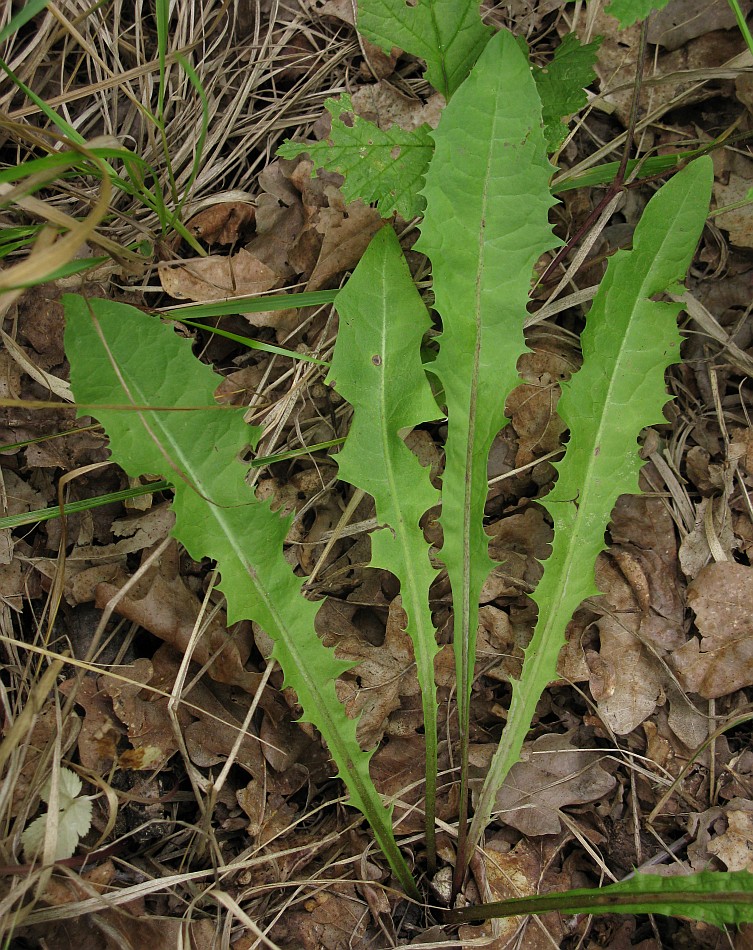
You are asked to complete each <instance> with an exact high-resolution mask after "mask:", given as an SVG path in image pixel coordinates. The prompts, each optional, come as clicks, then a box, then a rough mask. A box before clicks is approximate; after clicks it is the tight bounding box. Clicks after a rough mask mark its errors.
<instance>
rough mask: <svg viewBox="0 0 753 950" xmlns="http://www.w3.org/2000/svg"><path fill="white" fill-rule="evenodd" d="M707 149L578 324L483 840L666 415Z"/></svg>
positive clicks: (702, 208)
mask: <svg viewBox="0 0 753 950" xmlns="http://www.w3.org/2000/svg"><path fill="white" fill-rule="evenodd" d="M712 179H713V172H712V165H711V159H710V158H709V157H703V158H699V159H697V160H696V161H695V162H693V163H692V164H691V165H689V166H688V167H687V168H686V169H684V170H683V171H681V172H679V173H678V174H677V175H676V176H675V177H674V178H673V179H672V180H671V181H670V182H668V183H667V184H666V185H665V186H664V187H663V188H662V189H661V190H660V191H658V192H657V193H656V194H655V195H654V197H653V198H652V199H651V201H650V202H649V203H648V205H647V206H646V210H645V212H644V214H643V217H642V218H641V221H640V223H639V224H638V227H637V228H636V231H635V235H634V239H633V250H632V251H618V252H617V253H616V254H615V255H614V257H613V258H612V259H611V260H610V262H609V266H608V268H607V272H606V275H605V277H604V280H603V281H602V283H601V286H600V288H599V292H598V294H597V295H596V297H595V298H594V302H593V305H592V307H591V311H590V313H589V315H588V320H587V323H586V329H585V330H584V332H583V336H582V341H581V343H582V349H583V369H581V370H580V372H578V373H576V374H575V376H573V378H572V379H571V380H570V382H569V383H567V384H565V385H563V387H562V397H561V399H560V402H559V406H558V412H559V414H560V416H561V418H562V419H563V421H564V422H565V423H566V425H567V426H568V428H569V429H570V442H569V443H568V446H567V451H566V453H565V457H564V459H563V460H562V461H561V462H559V463H555V467H556V468H557V469H558V473H559V477H558V480H557V483H556V485H555V487H554V489H553V490H552V491H551V493H550V494H549V495H547V497H546V498H545V499H543V502H542V504H543V505H544V506H545V507H546V509H547V511H548V512H549V514H550V515H551V517H552V520H553V522H554V542H553V544H552V554H551V556H550V557H549V558H548V559H547V560H546V561H545V562H544V574H543V576H542V579H541V581H540V582H539V584H538V587H537V588H536V591H535V593H534V595H533V597H534V600H535V601H536V603H537V604H538V607H539V617H538V622H537V624H536V629H535V630H534V634H533V638H532V639H531V642H530V644H529V645H528V648H527V649H526V651H525V661H524V663H523V670H522V673H521V677H520V680H513V681H512V687H513V691H512V702H511V705H510V711H509V713H508V719H507V725H506V726H505V730H504V732H503V734H502V740H501V742H500V745H499V747H498V749H497V752H496V753H495V755H494V758H493V760H492V763H491V766H490V769H489V773H488V775H487V777H486V780H485V782H484V786H483V789H482V792H481V795H480V797H479V803H478V807H477V810H476V814H475V816H474V819H473V825H472V828H471V832H470V841H471V844H475V843H477V842H478V841H479V839H480V837H481V834H482V833H483V830H484V828H485V827H486V824H487V823H488V821H489V818H490V816H491V814H492V812H493V810H494V800H495V797H496V794H497V791H498V790H499V788H500V787H501V785H502V783H503V782H504V780H505V778H506V777H507V774H508V772H509V770H510V769H511V768H512V766H513V765H514V764H515V762H517V760H518V757H519V755H520V750H521V749H522V746H523V742H524V740H525V737H526V734H527V732H528V729H529V727H530V723H531V720H532V718H533V715H534V713H535V711H536V705H537V703H538V700H539V698H540V696H541V694H542V692H543V691H544V689H546V687H547V686H548V685H549V683H551V682H552V681H553V680H554V679H556V676H557V659H558V656H559V652H560V649H561V647H562V646H563V644H564V642H565V628H566V627H567V624H568V623H569V622H570V620H571V618H572V615H573V613H574V611H575V609H576V608H577V607H578V605H579V604H580V603H581V602H582V601H583V600H585V599H586V598H587V597H591V596H593V595H595V594H598V590H597V588H596V586H595V583H594V564H595V561H596V557H597V555H598V554H599V553H600V552H601V551H602V550H604V547H605V543H604V532H605V530H606V527H607V524H608V522H609V517H610V514H611V511H612V508H613V507H614V505H615V502H616V501H617V498H618V497H619V496H620V495H623V494H628V493H629V494H636V493H638V491H639V488H638V473H639V470H640V468H641V465H642V462H641V460H640V457H639V455H638V441H637V440H638V436H639V434H640V432H641V430H642V429H643V428H645V427H646V426H649V425H654V424H656V423H662V422H664V421H665V420H664V416H663V414H662V409H663V407H664V405H665V403H666V402H667V398H668V397H667V393H666V387H665V384H664V372H665V370H666V368H667V366H669V365H671V364H672V363H676V362H678V361H679V359H680V334H679V331H678V329H677V314H678V312H679V310H680V304H674V303H665V302H659V301H658V300H656V299H655V298H656V297H657V296H658V295H660V294H666V293H673V292H676V289H677V284H678V282H679V281H681V280H683V279H684V277H685V273H686V271H687V268H688V267H689V266H690V262H691V260H692V258H693V253H694V251H695V247H696V244H697V243H698V238H699V237H700V234H701V230H702V229H703V225H704V222H705V220H706V214H707V212H708V205H709V200H710V194H711V184H712Z"/></svg>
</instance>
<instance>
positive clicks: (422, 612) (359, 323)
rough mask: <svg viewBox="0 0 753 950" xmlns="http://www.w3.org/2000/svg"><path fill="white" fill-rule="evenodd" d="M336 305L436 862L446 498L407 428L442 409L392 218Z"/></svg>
mask: <svg viewBox="0 0 753 950" xmlns="http://www.w3.org/2000/svg"><path fill="white" fill-rule="evenodd" d="M337 312H338V313H339V315H340V329H339V331H338V335H337V344H336V346H335V352H334V355H333V357H332V364H331V367H330V374H329V377H328V382H332V383H334V385H335V388H336V389H337V391H338V392H339V393H340V394H341V395H342V396H344V397H345V399H347V400H348V402H349V403H350V404H351V405H352V406H353V410H354V415H353V423H352V425H351V428H350V432H349V434H348V437H347V440H346V443H345V448H344V449H343V450H342V451H341V452H340V454H339V455H337V456H336V458H337V464H338V466H339V469H340V475H341V477H342V478H343V479H344V480H345V481H347V482H349V483H350V484H351V485H354V486H356V487H357V488H360V489H362V490H363V491H366V492H368V493H369V494H370V495H371V496H372V497H373V498H374V500H375V502H376V515H377V521H378V522H379V524H380V525H382V527H381V528H380V529H379V530H377V531H375V532H374V533H373V534H372V535H371V566H372V567H381V568H384V569H385V570H388V571H391V572H392V573H393V574H394V575H395V576H396V577H397V579H398V580H399V581H400V593H401V596H402V603H403V608H404V610H405V612H406V614H407V616H408V623H407V627H406V631H407V633H408V634H409V636H410V637H411V640H412V641H413V649H414V653H415V657H416V666H417V672H418V681H419V684H420V686H421V697H422V704H423V712H424V728H425V736H426V837H427V855H428V863H429V866H430V868H432V867H433V866H434V864H435V854H436V847H435V838H434V819H435V811H436V808H435V803H436V787H437V785H436V783H437V693H436V687H435V684H434V658H435V656H436V655H437V653H438V652H439V648H438V646H437V641H436V637H435V634H434V624H433V623H432V618H431V610H430V609H429V588H430V587H431V585H432V583H433V582H434V580H435V578H436V576H437V571H436V570H435V569H434V568H433V567H432V566H431V563H430V561H429V545H428V544H427V542H426V541H425V539H424V535H423V531H422V530H421V527H420V525H419V522H420V520H421V518H422V517H423V515H424V514H425V513H426V512H427V511H428V510H429V508H432V507H433V506H435V505H437V504H438V503H439V492H438V491H437V490H436V489H434V488H433V487H432V485H431V482H430V481H429V471H428V469H426V468H424V467H423V466H422V465H421V463H420V462H419V461H418V459H417V458H416V456H415V455H414V454H413V453H412V452H411V451H410V449H409V448H408V447H407V446H406V444H405V442H404V441H403V438H402V437H403V436H405V435H406V434H407V433H408V432H409V431H410V430H411V429H413V428H415V427H416V426H417V425H420V424H421V423H423V422H429V421H431V420H433V419H435V418H436V417H437V415H438V409H437V404H436V402H435V401H434V397H433V396H432V392H431V386H430V385H429V382H428V380H427V378H426V374H425V372H424V369H423V365H422V362H421V340H422V337H423V335H424V333H425V332H426V331H427V330H428V329H429V327H430V326H431V320H430V318H429V314H428V312H427V310H426V307H425V306H424V303H423V301H422V300H421V297H420V295H419V293H418V291H417V290H416V286H415V284H414V283H413V279H412V278H411V275H410V271H409V270H408V265H407V264H406V262H405V258H404V257H403V253H402V250H401V249H400V243H399V242H398V239H397V237H396V236H395V232H394V231H393V230H392V228H391V227H385V228H382V230H381V231H379V232H378V233H377V234H376V236H375V237H374V238H373V239H372V241H371V243H370V244H369V247H368V249H367V250H366V253H365V254H364V256H363V258H362V259H361V261H360V263H359V264H358V267H356V269H355V271H354V272H353V276H352V277H351V278H350V280H349V281H348V283H347V285H346V286H345V289H344V290H342V291H341V292H340V294H339V296H338V298H337Z"/></svg>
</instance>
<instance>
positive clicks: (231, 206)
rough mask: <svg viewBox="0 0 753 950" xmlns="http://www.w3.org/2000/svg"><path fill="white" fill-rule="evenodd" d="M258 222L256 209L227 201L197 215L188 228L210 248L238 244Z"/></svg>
mask: <svg viewBox="0 0 753 950" xmlns="http://www.w3.org/2000/svg"><path fill="white" fill-rule="evenodd" d="M255 220H256V209H255V208H254V206H253V205H250V204H247V203H246V202H243V201H225V202H222V203H220V204H216V205H211V207H209V208H205V209H204V210H203V211H199V213H198V214H195V215H194V216H193V217H192V218H191V220H190V221H188V222H187V223H186V228H187V229H188V230H189V231H190V232H191V234H193V235H194V237H197V238H199V239H200V240H202V241H204V242H205V243H206V244H209V245H210V246H211V245H212V244H236V243H237V242H238V241H239V240H240V239H241V237H242V236H243V235H244V234H245V233H247V232H248V231H250V230H251V228H252V227H253V224H254V221H255Z"/></svg>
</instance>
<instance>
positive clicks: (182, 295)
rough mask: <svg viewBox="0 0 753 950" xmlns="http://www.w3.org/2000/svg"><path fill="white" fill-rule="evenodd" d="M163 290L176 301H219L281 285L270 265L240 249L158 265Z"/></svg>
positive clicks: (262, 292)
mask: <svg viewBox="0 0 753 950" xmlns="http://www.w3.org/2000/svg"><path fill="white" fill-rule="evenodd" d="M158 269H159V279H160V283H161V284H162V289H163V290H164V291H165V293H168V294H170V296H171V297H174V298H175V299H176V300H219V299H223V298H225V297H242V296H250V295H252V294H264V293H267V291H269V290H272V289H273V288H275V287H279V286H280V284H281V279H280V277H279V275H278V274H276V273H275V272H274V271H273V270H272V269H271V268H269V267H267V265H266V264H263V263H262V262H261V261H260V260H258V259H257V258H255V257H254V256H253V255H252V254H249V252H248V251H247V250H245V248H241V249H240V250H239V251H238V252H237V253H235V254H233V256H232V257H220V256H218V255H212V256H210V257H202V258H196V259H194V260H191V261H186V262H181V263H180V264H172V263H161V264H159V266H158Z"/></svg>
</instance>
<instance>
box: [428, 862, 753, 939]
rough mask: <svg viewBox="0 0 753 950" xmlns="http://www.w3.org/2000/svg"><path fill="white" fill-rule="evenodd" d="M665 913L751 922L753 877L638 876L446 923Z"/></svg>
mask: <svg viewBox="0 0 753 950" xmlns="http://www.w3.org/2000/svg"><path fill="white" fill-rule="evenodd" d="M551 910H556V911H558V912H559V913H560V914H611V913H615V912H619V913H621V914H665V915H666V916H668V917H690V918H691V919H693V920H703V921H705V922H706V923H707V924H713V925H714V926H715V927H724V926H725V925H727V924H744V923H748V922H750V921H753V874H750V873H749V872H748V871H701V872H700V873H699V874H688V875H685V876H682V877H674V876H673V877H661V876H659V875H658V874H635V875H634V876H633V877H631V878H630V879H629V880H627V881H622V882H620V883H619V884H609V885H607V886H606V887H596V888H579V889H577V890H573V891H565V892H564V893H561V894H535V895H534V896H532V897H521V898H514V899H512V900H507V901H495V902H494V903H490V904H482V905H480V906H478V907H463V908H462V909H460V910H455V911H453V910H451V911H447V913H446V915H445V919H446V920H447V922H448V923H454V924H458V923H462V922H463V921H466V920H470V921H472V920H489V919H490V918H492V917H513V916H517V915H518V914H545V913H547V912H548V911H551Z"/></svg>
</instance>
